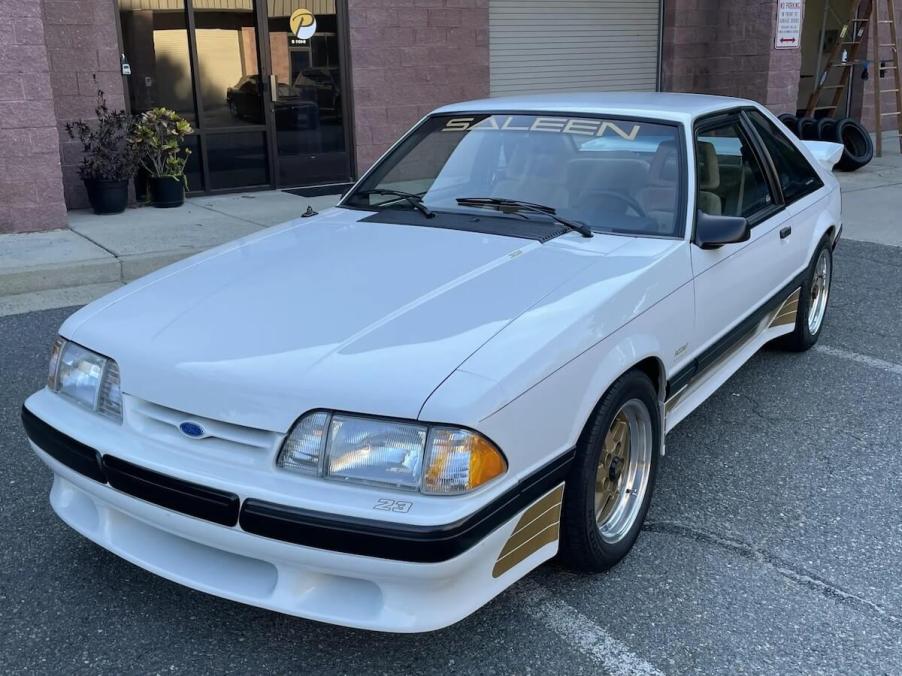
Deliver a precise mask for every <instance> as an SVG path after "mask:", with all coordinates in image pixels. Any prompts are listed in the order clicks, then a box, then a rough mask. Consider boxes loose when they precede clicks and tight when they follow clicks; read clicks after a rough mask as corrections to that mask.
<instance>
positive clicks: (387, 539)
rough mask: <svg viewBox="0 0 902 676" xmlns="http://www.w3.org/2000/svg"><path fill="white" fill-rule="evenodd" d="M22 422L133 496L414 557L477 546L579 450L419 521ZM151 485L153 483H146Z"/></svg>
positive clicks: (354, 548)
mask: <svg viewBox="0 0 902 676" xmlns="http://www.w3.org/2000/svg"><path fill="white" fill-rule="evenodd" d="M22 422H23V425H24V426H25V430H26V433H27V434H28V437H29V438H30V439H31V441H32V442H33V443H34V444H36V445H37V446H39V447H40V448H42V449H44V450H45V452H47V453H48V454H49V455H51V456H52V457H53V458H54V459H56V460H57V461H59V462H61V463H62V464H64V465H66V466H67V467H69V468H70V469H72V470H74V471H76V472H78V473H80V474H82V475H84V476H86V477H88V478H90V479H93V480H94V481H97V482H99V483H109V484H110V485H111V486H112V487H113V488H116V489H118V490H120V491H122V492H124V493H127V494H129V495H131V496H133V497H137V498H139V499H142V500H145V501H147V502H152V503H154V504H157V505H160V506H162V507H165V508H167V509H171V510H173V511H177V512H180V513H183V514H187V515H189V516H194V517H197V518H201V519H204V520H206V521H209V522H211V523H219V524H220V525H223V526H226V527H229V526H233V525H234V521H233V520H231V518H227V519H224V520H217V519H216V518H214V517H213V516H211V512H210V511H209V510H205V509H200V508H198V504H203V502H204V501H205V500H210V499H220V500H222V501H223V502H226V501H231V504H234V507H235V508H236V509H237V508H238V505H239V504H240V511H238V515H237V521H238V525H239V526H240V528H241V529H242V530H243V531H245V532H247V533H251V534H254V535H259V536H262V537H266V538H270V539H274V540H280V541H282V542H288V543H292V544H297V545H302V546H306V547H313V548H316V549H324V550H329V551H334V552H341V553H345V554H358V555H362V556H370V557H376V558H380V559H390V560H396V561H406V562H414V563H437V562H442V561H448V560H450V559H452V558H454V557H456V556H458V555H460V554H462V553H464V552H466V551H467V550H469V549H470V548H472V547H473V546H474V545H476V544H477V543H479V542H480V541H481V540H483V539H484V538H485V537H486V536H487V535H489V533H491V532H492V531H493V530H495V529H496V528H497V527H499V526H501V525H502V524H504V523H506V522H507V521H508V520H510V519H511V518H512V517H513V516H515V515H516V514H517V513H518V512H520V511H521V510H523V509H524V508H525V507H526V506H528V505H529V504H530V503H532V502H534V501H535V500H536V499H538V498H539V497H541V496H542V495H544V494H545V493H547V492H548V491H549V490H550V489H551V488H553V487H554V486H556V485H558V484H560V483H561V482H562V481H563V480H564V479H565V478H566V476H567V472H568V470H569V467H570V463H571V462H572V460H573V457H574V455H575V449H571V450H569V451H567V452H566V453H564V454H562V455H561V456H559V457H558V458H555V459H554V460H553V461H551V462H550V463H548V464H546V465H545V466H543V467H542V468H540V469H539V470H537V471H536V472H534V473H533V474H531V475H530V476H529V477H527V478H526V479H524V480H522V481H521V482H519V483H518V484H517V485H516V486H514V487H512V488H511V489H510V490H508V491H506V492H505V493H503V494H501V495H500V496H499V497H498V498H496V499H495V500H493V501H492V502H490V503H489V504H488V505H486V506H484V507H482V508H481V509H479V510H478V511H476V512H475V513H473V514H471V515H469V516H467V517H465V518H463V519H461V520H459V521H456V522H453V523H449V524H442V525H438V526H417V525H409V524H398V523H392V522H388V521H379V520H375V519H363V518H354V517H346V516H337V515H334V514H328V513H324V512H316V511H312V510H305V509H299V508H296V507H291V506H288V505H281V504H277V503H273V502H267V501H264V500H258V499H256V498H253V497H248V498H245V499H244V501H243V502H242V501H241V500H240V498H239V497H238V496H236V495H222V496H220V495H215V494H216V493H218V492H217V491H215V490H214V489H210V488H207V487H205V486H201V485H199V484H194V483H191V482H188V481H185V480H182V479H179V478H175V477H169V476H166V475H162V474H159V473H157V472H152V471H150V470H147V469H144V468H142V467H139V466H138V465H134V464H132V463H129V462H126V461H124V460H121V459H120V458H116V457H114V456H111V455H101V454H100V452H99V451H97V450H96V449H93V448H91V447H90V446H87V445H85V444H82V443H81V442H79V441H77V440H75V439H73V438H71V437H69V436H68V435H66V434H64V433H63V432H60V431H59V430H57V429H55V428H53V427H52V426H51V425H49V424H48V423H46V422H44V421H43V420H41V419H40V418H39V417H38V416H36V415H35V414H34V413H32V412H31V411H30V410H28V408H27V407H26V406H24V405H23V406H22ZM123 469H126V470H128V473H129V478H130V479H131V481H123V480H122V476H121V475H122V471H123ZM148 485H152V487H153V490H147V489H146V488H147V486H148ZM211 493H212V494H214V495H211ZM212 514H215V512H213V513H212ZM230 521H231V522H230Z"/></svg>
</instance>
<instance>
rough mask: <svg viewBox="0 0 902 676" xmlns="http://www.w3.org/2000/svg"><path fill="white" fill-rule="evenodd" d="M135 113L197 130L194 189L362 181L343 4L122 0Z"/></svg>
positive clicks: (329, 0)
mask: <svg viewBox="0 0 902 676" xmlns="http://www.w3.org/2000/svg"><path fill="white" fill-rule="evenodd" d="M118 1H119V19H120V28H121V35H122V47H123V67H124V71H125V73H126V74H125V80H126V84H127V91H128V95H129V104H130V108H131V110H132V112H134V113H140V112H143V111H145V110H148V109H150V108H152V107H155V106H166V107H168V108H172V109H174V110H175V111H177V112H178V113H179V114H181V115H182V116H184V117H185V118H186V119H188V120H189V121H190V122H191V124H192V125H193V126H194V128H195V134H194V135H192V137H191V138H190V139H189V142H188V145H189V147H190V148H191V149H192V156H191V159H190V162H189V166H188V168H187V173H188V182H189V188H190V189H191V190H193V191H198V192H217V191H224V190H239V189H245V188H256V187H277V188H284V187H294V186H302V185H314V184H321V183H332V182H343V181H346V180H348V179H349V178H350V177H351V163H350V155H349V152H348V146H349V141H348V129H347V126H346V124H345V121H346V119H347V114H346V111H345V106H346V102H345V97H344V96H342V84H343V82H344V81H345V77H344V74H345V73H346V72H347V67H348V64H346V63H343V59H342V54H343V53H344V50H343V44H344V43H343V40H344V39H345V37H346V36H345V35H344V32H345V26H346V14H345V6H344V4H343V3H341V2H338V3H336V0H118Z"/></svg>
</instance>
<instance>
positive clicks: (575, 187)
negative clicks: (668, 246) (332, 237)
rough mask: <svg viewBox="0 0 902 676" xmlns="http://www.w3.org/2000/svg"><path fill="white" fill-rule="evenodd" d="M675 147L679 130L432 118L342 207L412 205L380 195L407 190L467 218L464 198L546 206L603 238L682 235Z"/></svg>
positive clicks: (496, 117)
mask: <svg viewBox="0 0 902 676" xmlns="http://www.w3.org/2000/svg"><path fill="white" fill-rule="evenodd" d="M678 143H679V136H678V128H677V127H676V126H675V125H667V124H653V123H648V122H642V121H631V120H625V119H609V118H598V117H563V116H548V115H510V114H481V115H460V116H452V115H448V116H434V117H431V118H429V119H427V120H426V121H425V122H424V123H423V124H422V125H420V126H419V127H418V128H417V129H416V130H415V131H414V132H413V134H411V135H410V136H409V137H408V138H407V139H405V141H404V142H403V143H401V144H400V145H399V146H398V147H397V148H396V149H395V150H394V151H393V152H392V153H391V154H390V155H388V156H387V157H386V158H385V159H384V160H383V161H382V162H380V163H379V165H378V166H377V167H376V168H375V169H374V170H373V172H372V173H371V174H370V175H369V176H367V177H366V179H365V180H364V181H363V182H362V183H361V184H360V185H359V186H358V188H357V189H356V190H355V191H354V192H353V193H351V194H350V195H349V196H348V197H347V199H346V200H345V201H344V202H343V204H345V205H347V206H352V207H363V208H368V209H374V210H379V209H408V210H409V209H413V208H414V207H413V205H412V204H411V201H410V199H404V198H401V197H398V196H391V195H386V194H378V193H379V191H402V192H405V193H410V194H411V195H415V196H418V197H420V198H421V200H422V204H424V205H425V206H426V207H427V208H428V209H431V210H433V211H436V212H445V213H455V212H457V213H461V214H466V215H471V214H472V213H473V210H474V209H477V208H479V207H478V206H474V205H473V204H472V203H469V202H467V201H464V203H463V204H461V203H459V200H460V199H461V198H486V197H491V198H499V199H504V200H519V201H523V202H530V203H532V204H538V205H542V206H545V207H550V208H552V209H554V211H555V213H556V214H557V215H558V216H561V217H563V218H567V219H570V220H572V221H575V222H578V223H581V224H585V225H587V226H589V227H590V228H591V229H592V230H595V231H598V232H615V233H625V234H646V235H664V236H673V235H680V234H681V232H682V228H681V227H679V224H680V219H679V218H678V213H677V212H678V204H679V201H680V200H679V195H680V174H681V170H680V163H679V161H678V158H679V153H678ZM511 217H512V218H513V217H518V218H522V217H523V214H522V213H519V214H516V215H515V214H511ZM530 217H532V216H530ZM536 217H537V218H540V216H536Z"/></svg>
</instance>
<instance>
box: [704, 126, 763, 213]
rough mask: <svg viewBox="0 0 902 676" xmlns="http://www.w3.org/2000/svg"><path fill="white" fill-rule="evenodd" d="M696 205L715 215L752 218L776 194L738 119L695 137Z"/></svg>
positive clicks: (706, 130) (709, 129)
mask: <svg viewBox="0 0 902 676" xmlns="http://www.w3.org/2000/svg"><path fill="white" fill-rule="evenodd" d="M695 157H696V177H697V181H698V199H697V206H698V208H699V209H701V210H702V211H704V212H705V213H707V214H711V215H714V216H720V215H723V216H744V217H746V218H750V217H752V216H754V215H755V214H757V213H759V212H760V211H762V210H763V209H765V208H767V207H769V206H770V205H771V204H773V197H772V195H771V192H770V188H769V186H768V183H767V179H766V178H765V176H764V172H763V171H762V170H761V165H760V164H759V162H758V159H757V157H756V156H755V154H754V152H753V151H752V146H751V144H750V143H749V141H748V139H747V138H746V137H745V135H744V134H743V132H742V130H741V128H740V126H739V122H738V120H731V121H730V122H728V123H725V124H723V125H721V126H717V127H712V128H708V129H705V130H703V131H701V132H699V133H698V135H697V136H696V140H695Z"/></svg>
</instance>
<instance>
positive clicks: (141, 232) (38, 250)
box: [0, 190, 339, 316]
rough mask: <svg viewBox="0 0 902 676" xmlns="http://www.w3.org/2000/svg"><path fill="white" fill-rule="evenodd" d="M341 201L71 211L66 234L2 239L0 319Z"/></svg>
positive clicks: (276, 196) (221, 198) (248, 198)
mask: <svg viewBox="0 0 902 676" xmlns="http://www.w3.org/2000/svg"><path fill="white" fill-rule="evenodd" d="M338 198H339V195H326V196H322V197H309V198H308V197H298V196H295V195H292V194H290V193H286V192H282V191H279V190H270V191H262V192H248V193H237V194H232V195H218V196H204V197H194V198H190V199H187V200H185V204H184V205H183V206H181V207H178V208H175V209H154V208H152V207H143V206H142V207H137V208H132V209H126V210H125V211H124V212H123V213H121V214H115V215H107V216H98V215H96V214H94V213H92V212H90V211H70V212H69V227H68V228H65V229H62V230H52V231H50V232H39V233H26V234H13V235H0V316H3V315H5V314H15V313H17V312H19V311H23V310H28V311H31V310H38V309H46V308H51V307H63V306H66V305H81V304H83V303H86V302H88V301H90V300H93V299H94V298H97V297H99V296H101V295H103V294H104V293H107V292H109V291H112V290H113V289H115V288H116V287H118V286H121V285H122V284H125V283H127V282H130V281H132V280H134V279H137V278H138V277H141V276H143V275H146V274H147V273H149V272H152V271H153V270H156V269H157V268H160V267H163V266H164V265H168V264H169V263H173V262H175V261H177V260H180V259H182V258H185V257H187V256H190V255H192V254H195V253H198V252H200V251H204V250H206V249H209V248H211V247H214V246H216V245H218V244H222V243H223V242H228V241H229V240H233V239H236V238H238V237H242V236H244V235H247V234H250V233H252V232H256V231H258V230H261V229H263V228H267V227H269V226H271V225H276V224H277V223H283V222H285V221H288V220H291V219H292V218H297V217H298V216H300V215H301V214H302V213H303V212H304V210H306V208H307V205H308V204H309V205H311V206H312V207H313V208H314V209H315V210H320V209H326V208H328V207H330V206H332V205H334V204H335V203H336V202H337V201H338Z"/></svg>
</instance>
